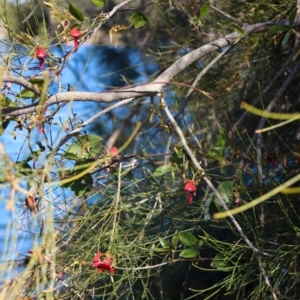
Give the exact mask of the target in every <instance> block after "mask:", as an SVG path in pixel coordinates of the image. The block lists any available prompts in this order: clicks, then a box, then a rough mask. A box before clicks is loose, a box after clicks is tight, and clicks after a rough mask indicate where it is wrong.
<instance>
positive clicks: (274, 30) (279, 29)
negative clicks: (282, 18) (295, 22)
mask: <svg viewBox="0 0 300 300" xmlns="http://www.w3.org/2000/svg"><path fill="white" fill-rule="evenodd" d="M290 28H291V27H290V26H287V25H274V26H272V27H271V28H270V30H269V31H268V33H267V37H269V36H271V35H273V34H276V33H280V32H285V31H288V30H289V29H290Z"/></svg>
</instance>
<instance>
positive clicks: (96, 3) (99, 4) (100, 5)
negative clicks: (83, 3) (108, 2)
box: [92, 0, 105, 7]
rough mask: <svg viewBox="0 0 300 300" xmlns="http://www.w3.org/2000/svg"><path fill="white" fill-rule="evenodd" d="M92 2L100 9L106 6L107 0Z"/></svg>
mask: <svg viewBox="0 0 300 300" xmlns="http://www.w3.org/2000/svg"><path fill="white" fill-rule="evenodd" d="M92 2H93V3H94V4H95V5H96V6H98V7H103V6H104V5H105V0H92Z"/></svg>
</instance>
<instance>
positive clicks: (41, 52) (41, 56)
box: [35, 46, 47, 70]
mask: <svg viewBox="0 0 300 300" xmlns="http://www.w3.org/2000/svg"><path fill="white" fill-rule="evenodd" d="M35 57H36V58H37V59H38V60H39V62H40V69H41V70H42V69H43V66H44V62H45V59H46V57H47V52H46V50H45V49H44V48H43V47H41V46H39V47H37V49H36V51H35Z"/></svg>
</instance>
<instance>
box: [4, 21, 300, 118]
mask: <svg viewBox="0 0 300 300" xmlns="http://www.w3.org/2000/svg"><path fill="white" fill-rule="evenodd" d="M278 24H281V25H288V24H289V21H288V20H281V21H276V22H265V23H258V24H254V25H247V26H244V28H243V29H244V34H245V35H253V34H256V33H264V32H266V31H268V30H269V29H270V28H271V27H272V26H273V25H278ZM299 24H300V19H297V22H296V23H295V26H297V25H299ZM239 37H240V35H239V34H238V33H237V32H233V33H230V34H228V35H226V36H225V37H222V38H219V39H217V40H215V41H213V42H211V43H209V44H207V45H204V46H202V47H200V48H198V49H196V50H194V51H191V52H190V53H188V54H186V55H184V56H182V57H181V58H179V59H178V60H177V61H176V62H174V63H173V64H172V65H171V66H170V67H169V68H167V69H166V70H165V71H164V72H163V73H162V74H161V75H160V76H158V77H157V78H156V79H155V80H154V81H152V82H149V83H144V84H141V85H137V86H128V87H125V88H121V89H117V90H111V91H107V92H101V93H91V92H67V93H58V94H55V95H52V96H50V97H48V99H46V101H45V104H44V106H49V105H52V104H58V103H61V102H68V101H92V102H93V101H94V102H104V103H108V102H113V101H117V100H125V99H129V98H132V99H135V98H136V97H141V96H149V95H150V96H151V95H152V96H153V95H156V94H158V93H160V92H161V90H162V89H163V87H164V86H165V85H166V84H168V83H169V82H170V81H171V80H172V79H173V78H174V77H175V76H176V75H178V74H179V73H181V72H182V71H183V70H185V69H186V68H187V67H188V66H190V65H191V64H192V63H194V62H195V61H197V60H198V59H200V58H202V57H204V56H205V55H207V54H210V53H212V52H214V51H217V50H221V49H223V48H225V47H228V46H230V45H232V44H234V43H235V42H236V40H237V39H238V38H239ZM38 108H39V107H38V103H37V104H33V105H28V106H25V107H22V108H6V109H3V111H2V115H3V116H4V117H8V116H19V115H22V114H28V113H33V112H34V111H36V110H37V109H38Z"/></svg>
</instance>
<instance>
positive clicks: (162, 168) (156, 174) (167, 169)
mask: <svg viewBox="0 0 300 300" xmlns="http://www.w3.org/2000/svg"><path fill="white" fill-rule="evenodd" d="M171 171H172V166H171V165H164V166H160V167H158V168H157V169H156V170H155V171H154V173H153V176H154V177H160V176H162V175H164V174H166V173H168V172H171Z"/></svg>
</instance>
